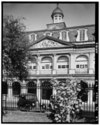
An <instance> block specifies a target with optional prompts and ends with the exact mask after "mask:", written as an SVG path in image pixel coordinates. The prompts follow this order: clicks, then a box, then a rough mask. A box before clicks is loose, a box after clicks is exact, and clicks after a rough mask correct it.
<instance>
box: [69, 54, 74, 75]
mask: <svg viewBox="0 0 100 125" xmlns="http://www.w3.org/2000/svg"><path fill="white" fill-rule="evenodd" d="M75 59H76V56H75V54H71V55H70V58H69V74H75V68H76V63H75Z"/></svg>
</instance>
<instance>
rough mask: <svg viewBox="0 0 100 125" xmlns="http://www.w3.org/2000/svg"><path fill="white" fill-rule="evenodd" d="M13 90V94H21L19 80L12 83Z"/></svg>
mask: <svg viewBox="0 0 100 125" xmlns="http://www.w3.org/2000/svg"><path fill="white" fill-rule="evenodd" d="M12 90H13V95H14V96H16V95H20V93H21V86H20V83H19V82H14V83H13V84H12Z"/></svg>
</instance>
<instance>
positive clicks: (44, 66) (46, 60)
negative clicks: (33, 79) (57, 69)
mask: <svg viewBox="0 0 100 125" xmlns="http://www.w3.org/2000/svg"><path fill="white" fill-rule="evenodd" d="M52 68H53V67H52V58H51V57H43V58H42V60H41V73H42V74H51V70H52Z"/></svg>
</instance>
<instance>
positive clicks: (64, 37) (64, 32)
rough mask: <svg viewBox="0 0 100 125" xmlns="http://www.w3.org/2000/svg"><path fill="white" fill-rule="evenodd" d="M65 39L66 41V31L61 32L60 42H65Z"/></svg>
mask: <svg viewBox="0 0 100 125" xmlns="http://www.w3.org/2000/svg"><path fill="white" fill-rule="evenodd" d="M66 39H67V34H66V31H62V40H66Z"/></svg>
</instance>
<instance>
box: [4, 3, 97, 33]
mask: <svg viewBox="0 0 100 125" xmlns="http://www.w3.org/2000/svg"><path fill="white" fill-rule="evenodd" d="M56 6H57V5H56V3H42V4H41V3H38V4H36V3H26V4H25V3H3V14H4V15H13V16H14V17H25V18H26V19H25V20H24V24H25V25H26V30H27V31H34V30H41V29H46V24H49V23H52V19H51V14H52V11H53V10H54V9H55V8H56ZM59 7H60V8H61V9H62V10H63V13H64V22H65V23H66V26H67V27H71V26H79V25H88V24H94V23H95V4H93V3H91V4H82V3H80V4H78V3H77V4H76V3H75V4H74V3H73V4H72V3H71V4H70V3H60V4H59Z"/></svg>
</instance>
